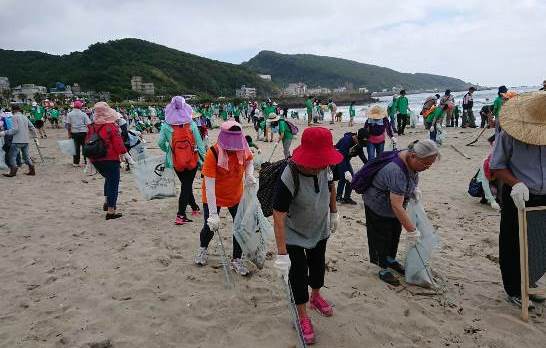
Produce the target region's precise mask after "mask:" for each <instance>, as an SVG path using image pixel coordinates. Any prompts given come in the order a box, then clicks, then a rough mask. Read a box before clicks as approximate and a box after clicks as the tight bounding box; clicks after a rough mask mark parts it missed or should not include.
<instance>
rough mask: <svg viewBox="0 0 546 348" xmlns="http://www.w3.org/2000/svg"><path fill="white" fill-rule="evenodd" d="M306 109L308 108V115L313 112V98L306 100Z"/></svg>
mask: <svg viewBox="0 0 546 348" xmlns="http://www.w3.org/2000/svg"><path fill="white" fill-rule="evenodd" d="M305 107H306V108H307V112H308V113H311V112H313V101H312V100H311V98H307V99H305Z"/></svg>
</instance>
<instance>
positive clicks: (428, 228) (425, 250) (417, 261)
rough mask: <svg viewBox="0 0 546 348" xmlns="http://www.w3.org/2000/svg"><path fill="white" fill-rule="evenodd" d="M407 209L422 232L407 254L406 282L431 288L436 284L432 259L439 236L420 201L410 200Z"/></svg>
mask: <svg viewBox="0 0 546 348" xmlns="http://www.w3.org/2000/svg"><path fill="white" fill-rule="evenodd" d="M406 210H407V212H408V215H409V217H410V219H411V221H412V222H413V223H414V224H415V226H416V227H417V229H418V230H419V232H421V237H420V238H419V240H418V241H417V244H416V245H415V246H413V247H411V248H409V249H408V251H407V254H406V267H405V268H406V283H408V284H414V285H418V286H422V287H425V288H430V287H432V286H433V285H434V280H433V279H432V271H431V269H430V259H431V257H432V251H433V250H434V249H435V248H436V247H437V246H438V236H437V234H436V231H435V230H434V227H433V226H432V224H431V223H430V221H429V219H428V218H427V215H426V213H425V210H424V209H423V206H422V205H421V203H420V202H417V201H415V200H414V199H412V200H410V201H409V203H408V206H407V208H406Z"/></svg>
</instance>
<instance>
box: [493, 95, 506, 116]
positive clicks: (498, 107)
mask: <svg viewBox="0 0 546 348" xmlns="http://www.w3.org/2000/svg"><path fill="white" fill-rule="evenodd" d="M503 103H504V100H503V99H502V97H501V96H500V95H499V96H497V99H495V101H494V102H493V115H495V119H498V118H499V115H500V111H501V109H502V104H503Z"/></svg>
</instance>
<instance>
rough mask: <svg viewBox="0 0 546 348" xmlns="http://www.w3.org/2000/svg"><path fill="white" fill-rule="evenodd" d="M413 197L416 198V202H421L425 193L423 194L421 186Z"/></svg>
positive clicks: (416, 189) (417, 187)
mask: <svg viewBox="0 0 546 348" xmlns="http://www.w3.org/2000/svg"><path fill="white" fill-rule="evenodd" d="M413 197H414V198H415V200H416V201H420V200H421V198H423V192H421V189H420V188H419V186H416V187H415V191H413Z"/></svg>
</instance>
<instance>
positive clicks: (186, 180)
mask: <svg viewBox="0 0 546 348" xmlns="http://www.w3.org/2000/svg"><path fill="white" fill-rule="evenodd" d="M196 172H197V167H195V168H194V169H192V170H184V171H181V172H179V171H176V170H175V173H176V175H177V176H178V179H179V180H180V186H181V188H180V197H178V215H180V216H186V207H187V206H188V203H189V204H190V206H191V208H192V209H193V210H198V209H199V206H198V205H197V203H195V196H194V195H193V180H194V179H195V173H196Z"/></svg>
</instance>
